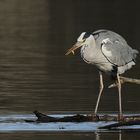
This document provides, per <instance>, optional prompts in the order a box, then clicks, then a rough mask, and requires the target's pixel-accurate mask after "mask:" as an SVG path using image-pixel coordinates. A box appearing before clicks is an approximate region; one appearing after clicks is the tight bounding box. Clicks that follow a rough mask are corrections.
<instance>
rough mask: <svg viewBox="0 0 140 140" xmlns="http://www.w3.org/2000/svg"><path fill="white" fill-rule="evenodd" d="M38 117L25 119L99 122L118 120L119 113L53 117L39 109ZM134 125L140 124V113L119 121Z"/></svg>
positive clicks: (122, 123) (42, 121)
mask: <svg viewBox="0 0 140 140" xmlns="http://www.w3.org/2000/svg"><path fill="white" fill-rule="evenodd" d="M33 113H34V114H35V115H36V117H37V119H36V120H25V121H26V122H37V123H49V122H97V121H117V119H118V116H117V115H100V116H92V115H81V114H76V115H72V116H64V117H52V116H50V115H45V114H43V113H40V112H38V111H34V112H33ZM130 124H131V125H133V124H140V115H126V116H124V119H123V120H122V121H121V122H119V123H117V126H119V125H121V126H122V125H130ZM111 127H112V126H107V127H102V128H104V129H105V128H108V129H109V128H111Z"/></svg>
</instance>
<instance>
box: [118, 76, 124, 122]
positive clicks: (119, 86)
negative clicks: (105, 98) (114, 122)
mask: <svg viewBox="0 0 140 140" xmlns="http://www.w3.org/2000/svg"><path fill="white" fill-rule="evenodd" d="M117 81H118V92H119V115H118V120H122V119H123V114H122V99H121V81H120V77H119V74H117Z"/></svg>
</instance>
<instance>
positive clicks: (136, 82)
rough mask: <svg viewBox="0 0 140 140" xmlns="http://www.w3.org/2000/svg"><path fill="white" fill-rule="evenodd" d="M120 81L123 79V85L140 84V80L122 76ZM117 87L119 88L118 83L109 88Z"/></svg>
mask: <svg viewBox="0 0 140 140" xmlns="http://www.w3.org/2000/svg"><path fill="white" fill-rule="evenodd" d="M120 79H121V84H124V83H133V84H140V79H133V78H128V77H122V76H120ZM116 86H117V83H113V84H111V85H110V86H108V88H113V87H116Z"/></svg>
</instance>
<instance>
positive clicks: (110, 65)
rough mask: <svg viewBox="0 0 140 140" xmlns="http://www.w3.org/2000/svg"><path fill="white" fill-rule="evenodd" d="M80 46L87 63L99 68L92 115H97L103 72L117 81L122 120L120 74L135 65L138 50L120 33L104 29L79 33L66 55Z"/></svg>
mask: <svg viewBox="0 0 140 140" xmlns="http://www.w3.org/2000/svg"><path fill="white" fill-rule="evenodd" d="M80 47H81V57H82V58H83V60H84V61H85V62H86V63H88V64H93V65H95V66H96V67H97V68H98V70H99V76H100V90H99V95H98V98H97V102H96V106H95V111H94V116H97V110H98V105H99V102H100V98H101V94H102V91H103V88H104V84H103V75H102V73H103V72H105V73H107V74H109V75H110V76H111V77H113V79H115V80H116V82H117V86H118V93H119V114H118V120H122V119H123V113H122V103H121V80H120V75H121V74H123V73H124V72H125V71H127V70H128V69H130V68H131V67H132V66H133V65H135V58H136V56H137V54H138V51H137V50H135V49H132V48H131V47H130V46H129V45H128V43H127V42H126V40H125V39H124V38H123V37H122V36H121V35H119V34H117V33H115V32H113V31H110V30H104V29H103V30H97V31H95V32H92V33H88V32H83V33H81V35H80V36H79V37H78V39H77V42H76V43H75V44H74V45H73V46H72V48H70V49H69V50H68V51H67V53H66V55H69V54H70V53H73V54H74V51H75V50H76V49H78V48H80Z"/></svg>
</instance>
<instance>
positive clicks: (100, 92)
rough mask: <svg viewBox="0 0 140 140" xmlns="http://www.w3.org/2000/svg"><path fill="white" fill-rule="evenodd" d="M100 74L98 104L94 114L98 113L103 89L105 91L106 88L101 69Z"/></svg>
mask: <svg viewBox="0 0 140 140" xmlns="http://www.w3.org/2000/svg"><path fill="white" fill-rule="evenodd" d="M99 76H100V91H99V95H98V99H97V102H96V106H95V111H94V115H95V116H96V114H97V110H98V105H99V102H100V98H101V94H102V91H103V88H104V84H103V75H102V72H101V71H100V72H99Z"/></svg>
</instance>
